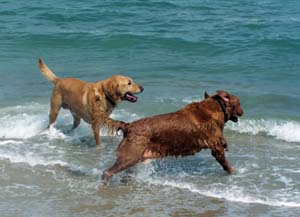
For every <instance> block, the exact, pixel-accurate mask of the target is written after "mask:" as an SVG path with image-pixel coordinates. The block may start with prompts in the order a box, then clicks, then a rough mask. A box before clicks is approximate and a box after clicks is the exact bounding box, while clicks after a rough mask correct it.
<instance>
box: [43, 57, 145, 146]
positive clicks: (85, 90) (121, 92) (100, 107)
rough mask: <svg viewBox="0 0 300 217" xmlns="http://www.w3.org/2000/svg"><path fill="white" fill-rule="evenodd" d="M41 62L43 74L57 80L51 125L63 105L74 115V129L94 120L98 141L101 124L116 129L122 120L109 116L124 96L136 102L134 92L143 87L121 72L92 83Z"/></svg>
mask: <svg viewBox="0 0 300 217" xmlns="http://www.w3.org/2000/svg"><path fill="white" fill-rule="evenodd" d="M38 65H39V68H40V70H41V72H42V74H43V75H44V76H45V77H46V78H47V79H48V80H50V81H51V82H52V83H53V84H54V89H53V93H52V96H51V109H50V114H49V125H48V128H49V127H50V125H51V124H53V123H54V122H55V120H56V118H57V116H58V113H59V110H60V108H61V107H62V108H64V109H69V110H70V111H71V113H72V116H73V119H74V122H73V128H72V129H75V128H76V127H78V125H79V124H80V120H81V119H83V120H84V121H86V122H87V123H89V124H91V125H92V130H93V133H94V137H95V140H96V144H97V145H100V144H101V138H100V132H99V131H100V127H101V126H106V127H108V129H117V128H118V127H119V125H122V124H123V122H121V121H114V120H112V119H111V118H109V115H110V114H111V113H112V111H113V109H114V108H115V107H116V106H117V104H118V103H120V102H121V101H123V100H127V101H129V102H136V101H137V97H136V96H134V94H137V93H141V92H142V91H143V90H144V88H143V87H142V86H140V85H138V84H136V83H134V82H133V80H132V79H131V78H129V77H125V76H122V75H114V76H111V77H109V78H107V79H105V80H102V81H98V82H95V83H91V82H85V81H81V80H78V79H75V78H58V77H57V76H56V75H55V74H54V73H53V72H52V71H51V70H50V69H49V68H48V67H47V65H46V64H44V63H43V61H42V60H41V59H39V61H38Z"/></svg>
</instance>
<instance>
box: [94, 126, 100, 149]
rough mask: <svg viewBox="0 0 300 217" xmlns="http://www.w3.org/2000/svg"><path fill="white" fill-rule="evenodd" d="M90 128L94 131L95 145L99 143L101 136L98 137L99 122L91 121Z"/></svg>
mask: <svg viewBox="0 0 300 217" xmlns="http://www.w3.org/2000/svg"><path fill="white" fill-rule="evenodd" d="M92 130H93V133H94V138H95V140H96V145H100V144H101V138H100V124H99V123H93V124H92Z"/></svg>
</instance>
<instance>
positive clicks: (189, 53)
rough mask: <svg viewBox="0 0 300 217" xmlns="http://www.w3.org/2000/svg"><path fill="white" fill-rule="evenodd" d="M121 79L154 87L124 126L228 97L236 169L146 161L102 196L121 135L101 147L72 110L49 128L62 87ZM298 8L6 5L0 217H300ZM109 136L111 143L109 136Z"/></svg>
mask: <svg viewBox="0 0 300 217" xmlns="http://www.w3.org/2000/svg"><path fill="white" fill-rule="evenodd" d="M39 57H40V58H43V60H44V61H45V63H46V64H47V65H48V66H49V67H50V68H51V69H52V70H53V71H54V72H55V73H56V74H57V75H58V76H59V77H76V78H79V79H82V80H85V81H93V82H94V81H98V80H101V79H105V78H107V77H109V76H111V75H114V74H123V75H127V76H130V77H132V78H134V79H135V81H136V82H137V83H139V84H141V85H143V86H144V88H145V90H144V92H143V93H142V94H140V95H139V100H138V102H136V103H129V102H123V103H121V104H120V105H119V106H118V108H116V109H115V110H114V112H113V114H112V115H111V117H112V118H115V119H118V120H123V121H126V122H131V121H134V120H137V119H139V118H142V117H147V116H152V115H156V114H162V113H167V112H172V111H176V110H177V109H179V108H181V107H182V106H184V105H186V104H188V103H191V102H194V101H200V100H203V95H204V91H208V93H210V94H213V93H215V91H217V90H220V89H224V90H227V91H229V92H230V93H232V94H235V95H237V96H238V97H239V98H240V100H241V104H242V107H243V109H244V116H243V117H242V118H241V119H240V121H239V123H237V124H235V123H227V125H226V127H225V136H226V138H227V140H228V143H229V151H228V152H227V153H226V156H227V158H228V160H229V162H230V163H231V165H232V166H233V167H234V168H235V169H236V171H237V172H236V174H234V175H227V174H226V173H225V172H224V171H223V170H222V168H221V167H220V165H218V163H217V162H216V161H215V159H214V158H213V157H212V156H211V155H210V152H209V151H202V152H200V153H198V154H197V155H195V156H190V157H185V158H178V159H173V158H166V159H163V160H156V161H155V160H154V161H152V162H150V163H148V164H139V165H137V166H135V167H133V168H132V169H131V170H129V171H125V172H122V173H120V174H118V175H116V176H115V177H113V179H112V180H111V182H110V183H109V185H108V186H107V187H106V188H105V189H102V190H101V191H99V190H98V185H99V183H100V181H101V180H100V178H101V174H102V172H103V170H105V169H106V168H108V167H109V166H111V165H112V164H113V163H114V160H115V150H116V148H117V146H118V143H119V141H120V140H121V139H122V135H117V136H116V137H115V138H114V140H113V141H112V142H111V141H110V139H109V138H108V137H107V133H106V132H105V131H103V132H102V134H103V135H104V137H103V144H102V146H101V147H96V145H95V141H94V138H93V135H92V132H91V130H90V126H89V125H88V124H85V123H82V124H81V125H80V127H79V128H78V129H76V130H75V131H70V129H71V127H72V117H71V115H70V113H69V112H68V111H65V110H64V111H61V113H60V115H59V118H58V120H57V122H56V124H55V125H54V126H53V127H52V128H50V129H49V130H48V129H46V128H47V124H48V114H49V101H50V95H51V90H52V88H53V85H52V83H50V82H48V81H47V80H46V79H45V78H44V77H43V76H42V75H41V73H40V71H39V69H38V67H37V59H38V58H39ZM299 60H300V2H299V1H295V0H294V1H292V0H288V1H279V0H263V1H258V0H253V1H248V0H240V1H229V0H226V1H225V0H218V1H215V0H206V1H205V0H185V1H180V0H167V1H161V0H144V1H142V0H141V1H138V0H135V1H132V0H128V1H122V0H115V1H107V0H103V1H96V0H87V1H79V0H75V1H71V0H65V1H58V0H44V1H37V0H30V1H25V0H20V1H9V0H1V1H0V216H1V217H19V216H22V217H29V216H30V217H53V216H56V217H65V216H72V217H74V216H76V217H77V216H78V217H81V216H82V217H88V216H130V217H131V216H143V217H146V216H147V217H148V216H155V217H156V216H174V217H177V216H203V217H213V216H230V217H240V216H267V217H268V216H279V217H282V216H295V217H296V216H297V217H298V216H300V61H299ZM105 135H106V136H105Z"/></svg>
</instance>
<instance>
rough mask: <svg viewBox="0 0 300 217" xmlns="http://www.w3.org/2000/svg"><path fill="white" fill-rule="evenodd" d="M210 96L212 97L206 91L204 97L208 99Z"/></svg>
mask: <svg viewBox="0 0 300 217" xmlns="http://www.w3.org/2000/svg"><path fill="white" fill-rule="evenodd" d="M208 97H210V95H208V93H207V92H206V91H205V92H204V98H205V99H207V98H208Z"/></svg>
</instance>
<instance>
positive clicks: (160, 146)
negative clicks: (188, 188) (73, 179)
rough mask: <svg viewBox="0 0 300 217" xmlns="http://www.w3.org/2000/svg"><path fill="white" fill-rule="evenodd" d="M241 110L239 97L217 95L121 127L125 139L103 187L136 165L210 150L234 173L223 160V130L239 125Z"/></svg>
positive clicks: (218, 93) (224, 144) (106, 175)
mask: <svg viewBox="0 0 300 217" xmlns="http://www.w3.org/2000/svg"><path fill="white" fill-rule="evenodd" d="M242 115H243V110H242V108H241V106H240V101H239V99H238V97H236V96H234V95H231V94H229V93H228V92H226V91H218V92H217V94H215V95H213V96H209V95H208V94H207V93H205V100H203V101H202V102H194V103H191V104H188V105H187V106H185V107H183V108H182V109H180V110H179V111H176V112H173V113H169V114H163V115H157V116H153V117H149V118H144V119H140V120H137V121H135V122H132V123H130V124H125V125H124V126H123V128H122V129H123V131H124V138H123V140H122V141H121V143H120V144H119V147H118V149H117V160H116V162H115V164H114V165H113V166H112V167H111V168H109V169H107V170H106V171H104V173H103V175H102V179H103V184H106V183H107V181H108V180H109V179H110V178H111V177H112V176H113V175H114V174H115V173H118V172H120V171H122V170H125V169H127V168H128V167H131V166H133V165H134V164H136V163H138V162H142V161H145V160H147V159H151V158H163V157H166V156H175V157H177V156H186V155H194V154H195V153H197V152H199V151H201V149H207V148H209V149H211V153H212V155H213V156H214V157H215V158H216V160H217V161H218V162H219V163H220V164H221V166H222V167H223V169H224V170H225V171H227V172H228V173H233V172H234V169H233V168H232V167H231V166H230V165H229V163H228V161H227V160H226V158H225V148H226V145H227V143H226V140H225V138H224V135H223V128H224V125H225V123H226V122H227V121H229V120H231V121H234V122H237V121H238V117H237V116H242Z"/></svg>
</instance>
